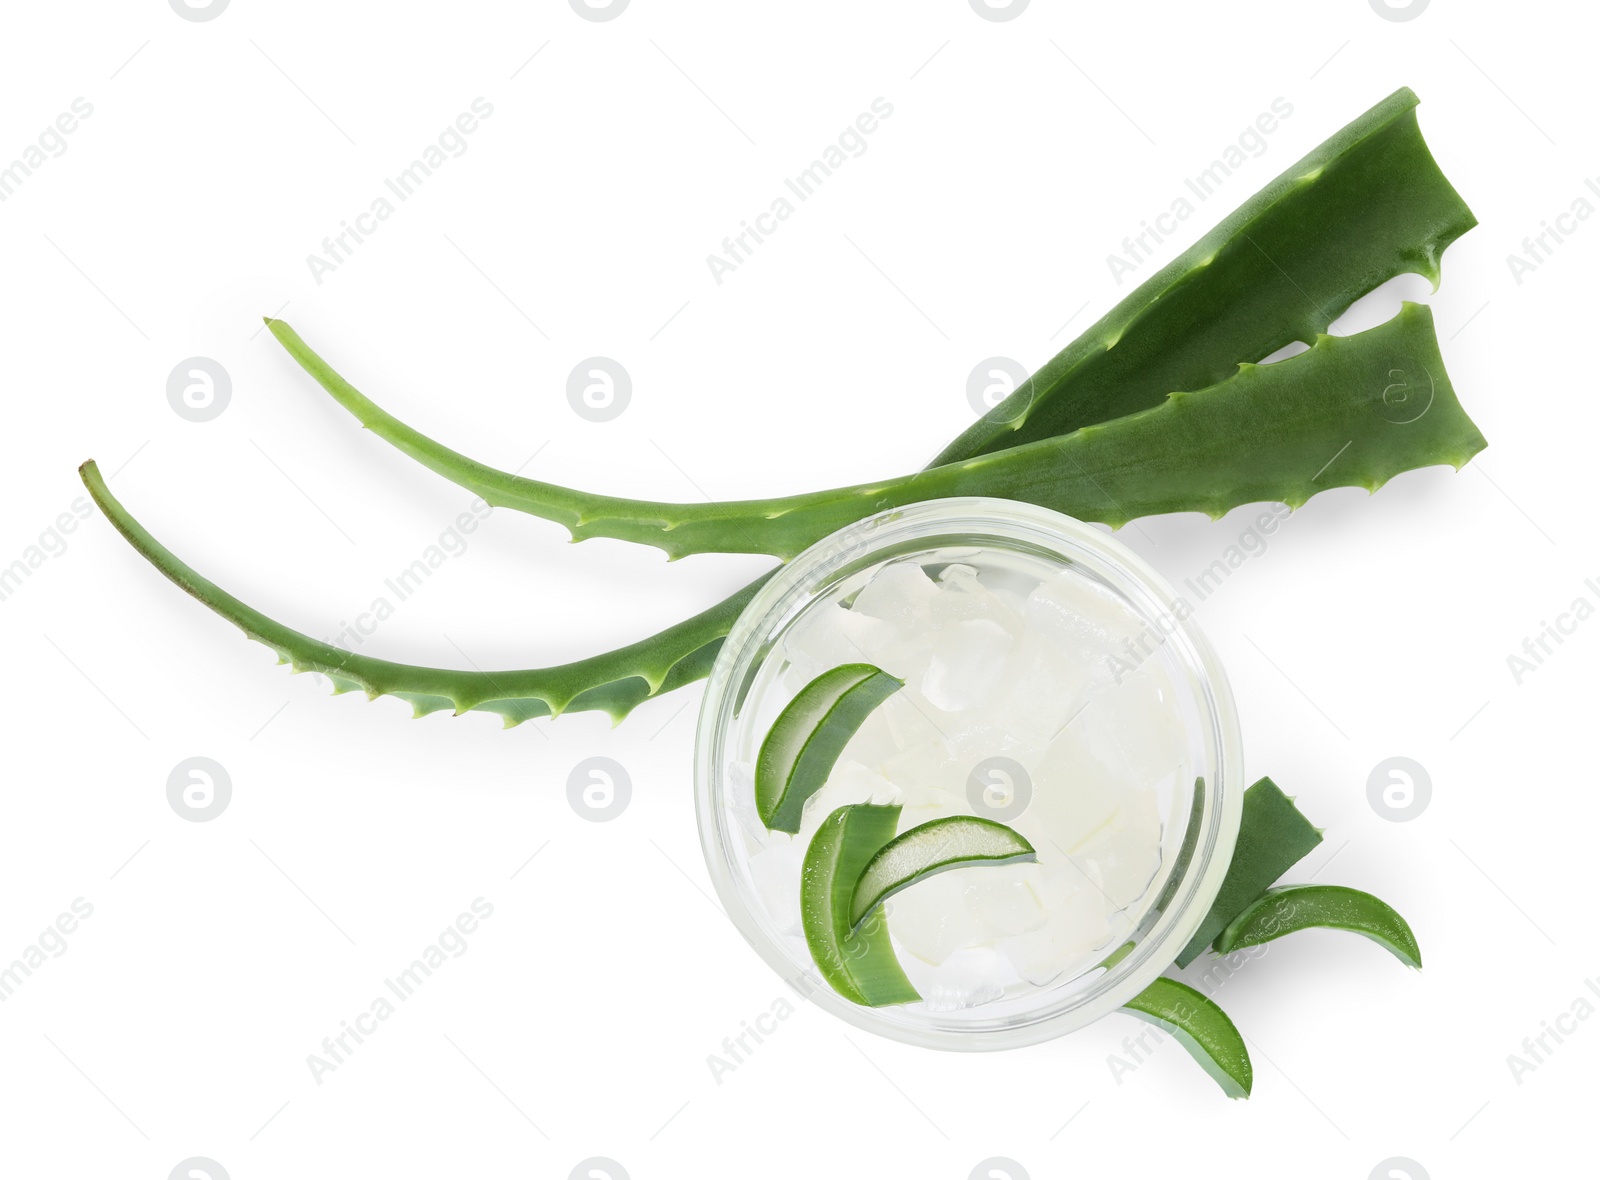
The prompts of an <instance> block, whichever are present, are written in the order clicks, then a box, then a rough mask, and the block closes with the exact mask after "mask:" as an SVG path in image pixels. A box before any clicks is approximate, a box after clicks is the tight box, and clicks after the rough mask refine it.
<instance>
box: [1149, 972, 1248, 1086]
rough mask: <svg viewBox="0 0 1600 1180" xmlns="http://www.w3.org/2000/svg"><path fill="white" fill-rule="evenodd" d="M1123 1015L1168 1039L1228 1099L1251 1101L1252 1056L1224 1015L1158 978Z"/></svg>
mask: <svg viewBox="0 0 1600 1180" xmlns="http://www.w3.org/2000/svg"><path fill="white" fill-rule="evenodd" d="M1123 1011H1125V1012H1128V1013H1130V1014H1132V1015H1134V1016H1137V1017H1138V1018H1139V1019H1140V1020H1143V1021H1145V1022H1146V1023H1149V1024H1153V1025H1155V1026H1156V1027H1157V1028H1160V1029H1162V1030H1164V1031H1165V1032H1167V1033H1169V1034H1170V1035H1171V1036H1172V1037H1173V1038H1174V1039H1175V1040H1177V1042H1178V1043H1179V1044H1180V1045H1182V1046H1183V1047H1184V1048H1185V1049H1187V1050H1188V1051H1189V1056H1191V1057H1193V1058H1194V1059H1195V1061H1197V1062H1199V1064H1200V1068H1201V1069H1203V1070H1205V1071H1206V1073H1208V1074H1210V1075H1211V1077H1212V1078H1213V1079H1214V1080H1215V1081H1216V1083H1217V1085H1219V1086H1221V1087H1222V1092H1223V1093H1224V1094H1226V1095H1227V1096H1228V1097H1229V1098H1248V1097H1250V1087H1251V1085H1252V1084H1253V1083H1254V1081H1255V1070H1254V1069H1253V1068H1251V1065H1250V1050H1249V1049H1248V1048H1246V1047H1245V1043H1244V1037H1243V1036H1241V1035H1240V1034H1239V1030H1238V1029H1237V1028H1235V1027H1234V1024H1233V1021H1232V1020H1229V1019H1228V1014H1227V1013H1226V1012H1224V1011H1223V1010H1222V1009H1221V1008H1219V1007H1217V1005H1216V1004H1215V1003H1214V1002H1212V1001H1211V1000H1209V999H1207V998H1206V997H1205V996H1203V995H1201V994H1200V993H1199V992H1197V991H1195V989H1194V988H1192V987H1190V986H1189V985H1188V984H1186V983H1179V982H1178V981H1177V980H1176V979H1168V978H1166V977H1165V976H1162V977H1161V978H1160V979H1158V980H1156V981H1155V982H1154V983H1152V984H1151V985H1150V986H1149V987H1147V988H1145V989H1144V991H1142V992H1140V993H1139V994H1138V995H1136V996H1134V997H1133V999H1131V1000H1129V1001H1128V1002H1127V1003H1126V1004H1125V1005H1123Z"/></svg>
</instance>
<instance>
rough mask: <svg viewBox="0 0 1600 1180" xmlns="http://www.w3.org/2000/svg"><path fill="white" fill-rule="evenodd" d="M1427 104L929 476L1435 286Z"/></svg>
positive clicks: (446, 453) (1163, 277)
mask: <svg viewBox="0 0 1600 1180" xmlns="http://www.w3.org/2000/svg"><path fill="white" fill-rule="evenodd" d="M1417 102H1418V99H1417V96H1416V95H1415V94H1413V93H1412V92H1411V91H1410V90H1409V89H1407V88H1404V87H1402V88H1401V89H1399V90H1397V91H1395V92H1394V93H1393V94H1391V95H1390V96H1389V97H1388V98H1386V99H1384V100H1383V101H1382V102H1380V103H1378V104H1377V105H1376V106H1375V107H1373V108H1372V109H1371V110H1369V111H1367V112H1366V113H1365V114H1363V115H1361V116H1360V117H1359V118H1357V119H1355V120H1354V121H1352V122H1351V123H1350V124H1348V125H1347V126H1345V127H1344V128H1342V129H1341V130H1340V131H1338V132H1337V133H1335V134H1334V135H1333V136H1332V137H1330V138H1329V139H1327V140H1326V141H1324V142H1323V143H1322V144H1320V145H1319V146H1318V147H1317V148H1315V149H1314V150H1313V151H1312V152H1311V153H1310V154H1309V155H1307V156H1305V157H1304V158H1303V159H1301V160H1299V161H1298V162H1296V163H1295V164H1293V165H1291V166H1290V167H1289V168H1288V169H1286V170H1285V171H1284V172H1283V174H1282V175H1280V176H1278V177H1277V178H1276V179H1275V180H1273V181H1272V182H1271V183H1270V184H1268V185H1267V186H1266V187H1265V188H1263V189H1262V190H1261V191H1260V192H1258V193H1256V194H1255V195H1254V196H1252V197H1251V198H1250V199H1249V200H1247V201H1246V202H1245V203H1244V204H1243V205H1241V206H1240V207H1239V208H1238V209H1237V210H1235V211H1234V212H1233V213H1232V214H1230V215H1229V216H1228V217H1226V218H1224V219H1223V220H1222V221H1221V222H1220V223H1219V224H1217V225H1216V226H1215V227H1214V228H1213V229H1212V230H1211V231H1210V232H1209V233H1207V234H1206V235H1205V236H1204V237H1202V238H1201V239H1200V240H1199V241H1197V242H1196V243H1195V244H1194V245H1193V246H1191V247H1190V248H1189V249H1188V250H1186V251H1184V252H1183V253H1182V254H1181V255H1179V256H1178V257H1177V258H1176V259H1174V260H1173V261H1172V262H1171V263H1170V264H1168V265H1167V266H1165V267H1163V268H1162V269H1161V270H1160V271H1158V272H1156V274H1154V275H1152V276H1151V277H1150V278H1149V279H1147V280H1146V281H1145V282H1144V283H1142V284H1140V285H1139V286H1138V287H1137V288H1136V289H1135V290H1133V291H1132V292H1130V293H1129V294H1128V295H1127V296H1126V297H1125V298H1124V299H1122V300H1121V301H1120V302H1119V303H1118V304H1117V305H1116V306H1115V307H1114V308H1112V309H1111V311H1109V312H1108V313H1107V314H1106V315H1105V316H1104V317H1103V318H1102V319H1101V320H1100V321H1098V322H1097V323H1096V324H1095V325H1094V326H1093V327H1091V328H1090V329H1089V330H1088V331H1086V332H1084V333H1083V334H1082V335H1081V336H1079V337H1078V338H1077V339H1076V340H1074V341H1073V342H1072V343H1071V344H1068V345H1067V346H1066V348H1064V349H1063V350H1062V351H1061V352H1060V353H1059V354H1057V355H1056V356H1055V357H1054V358H1053V359H1052V360H1050V361H1048V362H1046V363H1045V365H1044V366H1043V367H1042V368H1040V369H1039V371H1038V372H1036V373H1035V374H1034V375H1033V376H1032V377H1030V378H1029V379H1028V380H1027V381H1025V382H1024V383H1023V384H1022V385H1021V386H1020V387H1019V388H1018V389H1017V390H1016V391H1015V392H1014V393H1012V394H1011V396H1010V397H1008V398H1006V399H1005V400H1004V401H1002V402H1001V403H1000V404H999V405H997V406H995V407H994V409H993V410H991V411H990V412H989V413H988V414H986V415H985V416H984V417H983V418H981V419H979V420H978V421H977V422H975V423H974V424H973V425H972V426H971V427H969V428H968V429H967V430H966V431H965V432H964V433H963V434H962V435H961V436H960V437H959V438H957V439H955V440H954V441H953V442H952V443H950V445H949V446H947V447H946V448H945V449H944V450H943V451H942V452H941V453H940V454H939V455H938V457H937V458H936V459H935V460H934V461H933V463H932V464H930V465H929V466H930V467H937V466H943V465H946V464H950V463H957V462H961V461H963V460H966V459H970V458H973V457H974V456H977V455H980V454H986V453H990V452H993V451H997V450H1003V449H1006V448H1010V447H1013V446H1017V445H1020V444H1022V443H1028V442H1034V441H1037V440H1039V439H1043V438H1047V437H1050V436H1055V435H1063V434H1070V433H1072V432H1073V431H1075V430H1079V429H1081V428H1082V427H1085V426H1090V425H1093V424H1095V423H1098V422H1104V421H1110V420H1112V419H1115V418H1120V417H1122V416H1124V415H1127V414H1131V413H1135V412H1137V411H1139V410H1145V409H1149V408H1151V407H1152V406H1156V405H1159V404H1160V403H1161V401H1162V399H1163V398H1165V397H1166V396H1167V395H1168V394H1169V393H1171V392H1172V391H1174V390H1190V389H1200V388H1203V387H1205V386H1208V385H1213V384H1215V383H1217V382H1219V381H1221V380H1223V379H1224V378H1225V377H1226V376H1227V375H1228V374H1229V373H1230V372H1231V371H1232V370H1233V367H1234V365H1236V364H1238V363H1239V362H1241V361H1255V360H1259V359H1260V358H1261V357H1264V356H1267V355H1269V354H1271V353H1273V352H1275V351H1276V350H1277V349H1279V348H1282V347H1283V346H1284V345H1285V344H1288V343H1290V342H1291V341H1294V340H1301V341H1304V342H1306V343H1307V344H1309V343H1311V342H1312V341H1313V340H1314V339H1315V337H1316V335H1317V333H1319V332H1322V331H1324V330H1325V329H1326V328H1327V327H1328V325H1329V324H1331V323H1332V322H1333V321H1334V319H1336V318H1337V317H1338V316H1339V315H1340V314H1341V313H1342V312H1343V311H1344V310H1345V309H1346V308H1347V307H1349V306H1350V304H1351V303H1353V302H1354V301H1355V300H1356V299H1358V298H1360V297H1361V296H1362V295H1364V294H1366V293H1367V292H1368V291H1370V290H1372V289H1373V288H1375V287H1377V286H1379V285H1381V284H1382V283H1383V282H1385V281H1387V280H1388V279H1391V278H1393V277H1394V276H1395V275H1398V274H1402V273H1405V272H1407V271H1415V272H1417V273H1420V274H1422V275H1424V276H1425V277H1427V278H1428V279H1429V280H1431V281H1432V282H1433V283H1434V285H1435V287H1437V285H1438V281H1439V260H1440V257H1441V256H1442V254H1443V253H1444V251H1445V249H1446V247H1448V246H1449V244H1450V243H1451V242H1453V241H1455V239H1456V238H1458V237H1460V236H1461V235H1462V234H1463V233H1465V232H1466V231H1467V230H1469V229H1471V228H1472V227H1473V226H1474V225H1476V224H1477V219H1476V218H1475V217H1474V216H1473V214H1472V211H1471V210H1470V209H1468V208H1467V206H1466V204H1465V203H1464V202H1463V201H1462V200H1461V198H1460V196H1459V195H1458V194H1457V193H1456V191H1455V189H1454V188H1453V187H1452V186H1451V184H1450V182H1449V181H1448V180H1447V179H1446V178H1445V176H1444V174H1443V173H1442V172H1440V170H1439V167H1438V165H1437V164H1436V163H1435V162H1434V160H1433V157H1432V155H1431V154H1430V153H1429V151H1428V146H1427V144H1426V143H1425V142H1424V141H1423V138H1422V133H1421V131H1420V130H1419V129H1418V127H1417V118H1416V106H1417ZM267 324H268V326H269V327H270V328H271V330H272V334H273V336H274V337H276V338H277V340H278V341H279V342H280V343H281V344H282V345H283V346H284V347H285V348H286V349H287V350H288V351H289V353H290V355H291V356H293V357H294V359H295V360H296V361H297V362H298V363H299V364H300V365H301V366H302V367H303V368H304V369H305V370H306V371H307V372H308V373H310V374H311V376H312V377H314V378H315V379H316V380H317V381H318V382H319V383H320V384H321V385H322V386H323V388H324V389H326V390H327V391H328V392H329V393H330V394H332V395H333V397H334V398H335V399H336V400H338V401H339V403H340V404H341V405H343V406H344V407H345V408H346V409H348V410H349V411H350V412H351V413H352V414H354V415H355V416H356V418H357V419H358V420H359V421H360V422H361V423H362V425H364V426H366V427H368V428H370V429H371V430H372V431H373V432H374V433H376V434H377V435H378V436H379V437H380V438H383V439H385V440H386V441H387V442H389V443H391V444H393V445H394V446H396V447H398V448H399V449H400V450H402V451H404V452H405V453H406V454H408V455H411V456H412V457H413V458H415V459H417V460H418V461H419V462H421V463H422V464H424V465H425V466H427V467H429V468H431V469H432V470H434V471H436V472H438V473H439V474H441V475H443V476H444V477H445V478H447V479H451V480H454V481H455V482H457V483H460V484H462V486H464V487H468V488H471V489H472V490H473V491H474V492H476V493H477V494H479V495H480V496H483V497H484V498H485V499H486V500H487V501H488V502H489V503H491V504H496V505H499V506H504V507H512V508H519V509H521V510H523V511H530V512H533V513H534V514H535V515H538V516H544V517H548V518H549V519H552V520H557V521H559V522H560V523H562V524H565V525H567V526H568V527H569V528H572V529H573V531H574V535H575V536H576V535H585V534H583V533H582V532H581V531H580V528H579V527H575V526H581V525H583V524H584V522H585V520H586V519H587V518H588V517H589V516H590V515H593V513H592V512H591V511H590V507H591V506H592V507H594V508H599V506H600V503H601V500H600V498H583V497H575V496H573V495H571V494H570V493H567V492H566V489H551V488H550V485H539V484H536V483H535V482H534V481H526V482H524V483H523V484H520V485H519V484H511V483H508V482H507V481H508V480H509V479H510V477H509V476H506V475H505V474H504V473H503V472H499V471H496V470H495V469H494V468H491V467H488V466H486V465H484V464H481V463H477V462H475V461H474V460H471V459H468V458H466V457H465V456H463V455H460V454H458V453H457V452H455V451H452V450H450V449H449V448H447V447H444V446H441V445H440V444H438V443H436V442H434V441H433V440H431V439H429V438H427V437H426V436H424V435H422V434H420V433H418V432H417V431H415V430H413V429H412V428H411V427H409V426H407V425H406V424H405V423H403V422H401V421H399V420H398V419H396V418H394V417H393V416H392V415H390V414H388V413H386V412H385V411H383V410H382V409H381V408H379V407H378V406H377V405H375V404H374V403H373V402H372V401H370V400H369V399H368V398H366V397H365V396H364V395H363V394H361V393H360V392H359V391H358V390H356V389H355V388H354V387H353V386H351V385H350V384H349V382H347V381H345V380H344V379H343V378H342V377H340V376H339V374H338V373H337V372H335V371H334V369H333V368H332V367H331V366H330V365H329V364H328V363H327V362H326V361H325V360H323V359H322V358H321V357H320V356H318V355H317V354H316V352H314V351H313V350H312V349H311V348H310V346H309V345H307V344H306V343H305V341H304V340H302V339H301V338H300V337H299V335H298V334H296V333H295V331H294V329H292V328H291V327H289V325H288V324H286V323H284V322H283V321H282V320H273V319H269V320H268V321H267ZM497 496H503V497H505V498H504V499H496V497H497ZM519 501H525V502H519ZM658 523H659V525H660V526H662V527H665V525H666V522H665V521H662V522H658ZM596 535H599V534H596ZM605 535H611V534H605ZM651 543H654V542H651ZM663 547H664V548H666V546H663ZM668 552H669V553H671V552H672V550H671V549H670V548H668Z"/></svg>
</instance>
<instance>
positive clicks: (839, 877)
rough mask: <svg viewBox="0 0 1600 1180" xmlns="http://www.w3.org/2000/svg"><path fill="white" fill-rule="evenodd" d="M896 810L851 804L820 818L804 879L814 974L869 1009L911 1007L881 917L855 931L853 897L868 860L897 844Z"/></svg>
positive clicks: (910, 993)
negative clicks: (851, 905) (895, 838)
mask: <svg viewBox="0 0 1600 1180" xmlns="http://www.w3.org/2000/svg"><path fill="white" fill-rule="evenodd" d="M899 822H900V808H899V807H898V806H888V807H885V806H881V805H879V804H875V803H852V804H850V805H849V806H846V807H840V808H838V809H837V810H835V811H834V812H833V813H832V814H830V815H829V816H828V818H827V819H825V820H823V821H822V826H821V827H820V828H818V829H817V833H816V835H814V836H812V837H811V844H810V846H809V847H808V848H807V849H806V859H805V864H804V867H803V868H802V869H801V875H800V915H801V921H802V924H803V925H804V927H805V934H806V945H807V946H808V947H810V949H811V957H812V958H813V959H814V960H816V964H817V970H818V971H820V972H821V973H822V977H823V978H824V979H826V980H827V981H828V983H829V984H830V985H831V986H832V987H833V990H834V991H836V992H838V993H839V994H840V995H841V996H843V997H844V998H845V999H847V1000H851V1001H853V1002H854V1003H857V1004H863V1005H865V1006H867V1007H869V1008H880V1007H883V1006H884V1005H886V1004H909V1003H912V1002H914V1001H916V1000H920V999H921V998H922V997H921V996H920V995H919V994H918V993H917V989H916V988H914V987H912V986H911V981H910V980H909V979H907V978H906V976H905V972H904V971H902V970H901V969H900V961H899V960H898V959H896V958H895V954H894V947H893V946H892V945H891V944H890V942H889V928H888V926H887V925H886V924H885V923H884V922H883V921H882V919H881V917H880V918H879V919H877V920H875V921H872V922H865V923H862V925H861V928H860V929H859V930H853V929H852V928H851V927H852V926H853V923H852V922H851V921H850V898H851V896H852V895H853V894H854V892H855V887H856V882H857V881H858V880H859V879H860V877H861V870H862V869H864V868H866V866H867V862H868V861H870V860H871V859H872V858H873V856H874V855H875V854H876V853H877V852H878V850H879V849H880V848H882V847H883V846H884V845H885V844H887V843H889V841H891V840H893V839H894V829H895V826H896V825H897V824H898V823H899Z"/></svg>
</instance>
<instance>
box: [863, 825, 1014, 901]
mask: <svg viewBox="0 0 1600 1180" xmlns="http://www.w3.org/2000/svg"><path fill="white" fill-rule="evenodd" d="M1038 859H1039V858H1038V856H1037V855H1036V854H1035V852H1034V850H1033V845H1032V844H1029V843H1028V842H1027V841H1026V840H1025V839H1023V838H1022V836H1021V835H1020V834H1018V833H1017V832H1015V831H1013V830H1012V829H1011V828H1008V827H1006V825H1005V824H1002V823H997V822H996V821H994V820H992V819H982V818H980V817H978V816H974V815H957V816H951V817H949V818H947V819H934V820H929V821H928V822H927V823H925V824H918V825H917V826H916V827H914V828H910V829H908V830H907V831H904V832H901V833H900V834H899V835H898V836H896V837H895V838H894V839H893V840H890V841H889V842H888V843H887V844H885V845H884V846H883V847H882V848H880V849H879V850H878V852H877V854H876V855H875V856H873V858H872V859H871V860H870V861H868V862H867V867H866V868H865V869H863V870H862V872H861V879H860V880H859V881H857V882H856V887H855V895H854V897H853V898H852V899H851V902H850V924H851V926H856V925H859V924H860V922H861V920H862V919H863V918H865V917H866V916H867V914H868V913H870V912H871V911H872V910H873V909H874V908H876V907H877V906H878V905H879V904H880V903H882V902H883V901H885V900H887V899H888V898H890V897H893V896H894V895H895V894H896V893H899V892H900V891H901V890H903V889H910V888H911V886H913V885H915V884H916V883H917V882H918V881H926V880H927V879H928V878H929V877H931V876H933V875H934V874H936V873H943V872H948V871H949V870H950V869H960V868H966V867H967V866H968V865H978V864H986V865H1003V864H1012V863H1015V862H1017V861H1030V860H1038Z"/></svg>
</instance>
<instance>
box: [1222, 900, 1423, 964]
mask: <svg viewBox="0 0 1600 1180" xmlns="http://www.w3.org/2000/svg"><path fill="white" fill-rule="evenodd" d="M1312 927H1323V928H1326V929H1332V930H1348V931H1350V932H1351V933H1352V934H1360V935H1363V936H1365V937H1367V938H1370V939H1372V941H1373V942H1376V943H1377V944H1378V945H1379V946H1382V947H1384V948H1385V949H1387V950H1388V951H1389V952H1390V953H1391V954H1392V955H1394V957H1395V958H1397V959H1399V960H1400V961H1401V962H1402V963H1404V964H1405V965H1406V966H1407V967H1419V968H1420V967H1421V966H1422V951H1421V949H1420V948H1419V947H1418V946H1417V936H1416V935H1415V934H1413V933H1412V932H1411V927H1410V925H1409V924H1408V923H1407V922H1406V920H1405V919H1404V918H1402V917H1401V916H1400V915H1399V914H1398V913H1397V912H1396V911H1395V909H1394V907H1393V906H1391V905H1389V903H1388V902H1386V901H1383V900H1382V899H1381V898H1377V897H1374V896H1372V894H1370V893H1363V892H1361V890H1359V889H1347V888H1345V887H1344V886H1343V885H1282V886H1278V887H1277V888H1273V889H1269V890H1267V892H1266V893H1264V894H1262V895H1261V896H1260V897H1258V898H1256V900H1255V901H1253V902H1252V903H1251V904H1250V905H1249V906H1248V907H1247V908H1246V909H1245V911H1244V912H1243V913H1242V914H1240V915H1239V916H1238V917H1237V918H1235V919H1234V920H1233V921H1232V922H1230V923H1228V926H1227V929H1225V930H1224V931H1223V932H1222V933H1221V934H1219V935H1218V936H1217V941H1216V949H1217V952H1218V953H1219V954H1224V955H1225V954H1227V953H1228V952H1229V951H1233V950H1238V949H1239V948H1240V947H1246V946H1260V945H1261V944H1262V943H1264V942H1271V941H1272V940H1273V939H1275V938H1282V937H1283V936H1284V935H1285V934H1293V933H1295V932H1296V931H1298V930H1309V929H1311V928H1312Z"/></svg>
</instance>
